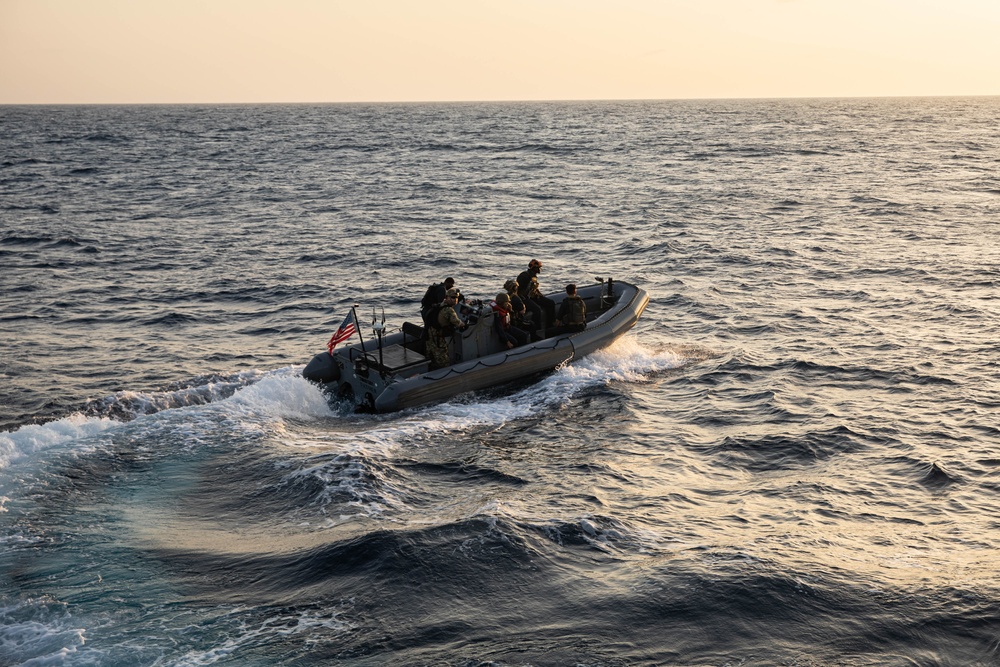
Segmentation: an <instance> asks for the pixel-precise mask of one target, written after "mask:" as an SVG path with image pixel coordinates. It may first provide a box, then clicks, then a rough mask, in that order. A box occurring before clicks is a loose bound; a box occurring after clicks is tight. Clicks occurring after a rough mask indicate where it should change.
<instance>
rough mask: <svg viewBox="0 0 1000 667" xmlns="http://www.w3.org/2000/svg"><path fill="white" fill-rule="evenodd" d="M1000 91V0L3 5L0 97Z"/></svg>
mask: <svg viewBox="0 0 1000 667" xmlns="http://www.w3.org/2000/svg"><path fill="white" fill-rule="evenodd" d="M998 94H1000V0H600V1H598V0H502V1H494V0H351V1H350V2H344V1H341V0H0V103H4V104H12V103H133V102H150V103H170V102H355V101H357V102H364V101H376V102H377V101H452V100H558V99H673V98H731V97H841V96H896V95H998Z"/></svg>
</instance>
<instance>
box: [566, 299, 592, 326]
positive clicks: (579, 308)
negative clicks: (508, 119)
mask: <svg viewBox="0 0 1000 667" xmlns="http://www.w3.org/2000/svg"><path fill="white" fill-rule="evenodd" d="M566 298H567V299H569V316H568V317H567V318H566V324H586V323H587V306H586V305H584V303H583V299H581V298H580V297H579V296H568V297H566Z"/></svg>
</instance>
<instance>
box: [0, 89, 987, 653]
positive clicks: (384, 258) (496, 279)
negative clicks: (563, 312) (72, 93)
mask: <svg viewBox="0 0 1000 667" xmlns="http://www.w3.org/2000/svg"><path fill="white" fill-rule="evenodd" d="M0 127H2V128H3V132H0V267H2V268H0V397H2V405H0V429H2V431H0V665H20V664H24V665H32V666H34V665H150V666H154V665H155V666H158V667H159V666H168V665H169V666H182V665H183V666H188V665H306V664H317V665H318V664H350V665H383V664H398V665H403V664H405V665H411V664H416V665H421V664H428V665H430V664H453V665H478V664H484V663H489V664H495V665H577V664H581V665H625V664H628V665H632V664H637V665H638V664H641V665H653V664H655V665H719V666H721V665H832V664H836V665H876V664H877V665H995V664H1000V556H998V554H1000V519H998V517H1000V429H998V427H1000V425H998V419H997V415H998V410H997V408H998V404H1000V401H998V390H1000V382H998V378H1000V366H998V362H997V359H998V357H1000V344H998V342H997V341H998V340H1000V301H998V298H997V287H998V284H1000V249H998V244H997V241H996V238H997V234H996V228H997V220H998V214H1000V176H998V174H1000V130H998V129H997V128H998V127H1000V99H997V98H978V99H927V100H918V99H913V100H814V101H809V100H799V101H741V102H662V103H640V102H634V103H574V104H465V105H399V106H393V105H376V106H363V105H356V106H350V105H348V106H245V107H242V106H218V107H114V106H111V107H0ZM532 257H537V258H539V259H542V260H543V262H545V270H544V272H543V274H542V276H541V278H542V281H543V285H544V286H546V287H548V288H550V289H552V290H553V291H554V290H557V289H560V288H561V287H562V286H563V285H565V284H566V283H567V282H571V281H572V282H577V283H586V282H589V281H591V280H593V279H594V277H595V276H612V277H614V278H617V279H622V280H628V281H630V282H634V283H636V284H639V285H641V286H642V287H644V288H645V289H646V290H648V292H649V293H650V296H651V301H650V305H649V308H648V309H647V311H646V313H645V315H644V316H643V318H642V319H641V320H640V322H639V324H638V325H637V326H636V328H635V329H634V330H633V331H632V333H630V334H629V335H628V336H626V337H625V338H623V339H621V340H620V341H619V342H618V343H616V344H615V345H614V346H612V347H610V348H608V349H606V350H603V351H601V352H599V353H597V354H594V355H593V356H591V357H588V358H586V359H583V360H578V361H576V362H574V363H572V364H570V365H568V366H566V367H564V368H561V369H559V370H557V371H555V372H553V373H550V374H547V375H544V376H542V377H539V378H535V379H533V380H532V381H530V382H523V383H518V384H515V385H510V386H506V387H500V388H497V389H496V390H494V391H490V392H485V393H480V394H473V395H465V396H460V397H458V398H457V399H455V400H453V401H451V402H449V403H445V404H439V405H433V406H429V407H426V408H421V409H417V410H410V411H406V412H402V413H399V414H392V415H379V416H371V415H354V414H351V413H350V412H349V411H348V410H347V408H346V406H341V405H338V404H336V403H330V402H328V400H327V399H326V398H325V397H324V396H323V395H322V394H321V393H320V392H319V390H318V389H317V388H316V387H314V386H312V385H310V384H309V383H307V382H306V381H304V380H303V379H301V378H300V377H299V371H300V370H301V368H302V365H303V364H304V363H305V362H306V361H308V359H309V358H310V357H311V356H312V355H313V354H315V353H316V352H318V351H319V350H321V349H322V347H323V345H324V344H325V341H326V339H327V338H328V337H329V335H330V333H331V331H332V330H333V329H334V328H335V327H336V325H337V324H338V323H339V321H340V320H341V319H342V318H343V315H344V314H345V312H346V308H347V307H348V306H349V305H350V304H352V303H355V302H357V303H359V304H361V306H360V309H359V310H360V312H361V313H362V315H363V317H362V319H370V314H371V311H372V308H373V307H376V308H378V311H377V312H378V314H379V317H381V309H382V308H384V309H385V313H386V318H387V320H388V323H389V324H390V326H392V327H398V326H400V325H401V324H402V322H403V321H404V319H411V320H412V319H415V318H416V310H417V304H418V302H419V300H420V297H421V296H422V294H423V291H424V289H425V288H426V286H427V285H428V284H429V283H431V282H436V281H439V280H441V279H442V278H443V277H445V276H446V275H453V276H455V277H456V278H457V279H458V282H459V286H460V287H461V288H462V290H463V292H465V293H466V294H467V295H470V296H474V297H476V296H477V297H484V298H485V297H488V296H491V295H493V294H495V292H496V291H497V289H498V288H499V287H500V286H501V285H502V283H503V281H504V280H505V279H506V278H509V277H513V276H515V275H516V274H517V273H518V272H519V271H521V270H522V269H523V268H524V266H525V265H526V263H527V261H528V260H529V259H531V258H532Z"/></svg>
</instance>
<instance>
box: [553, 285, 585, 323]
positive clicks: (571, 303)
mask: <svg viewBox="0 0 1000 667" xmlns="http://www.w3.org/2000/svg"><path fill="white" fill-rule="evenodd" d="M586 328H587V304H585V303H584V302H583V299H581V298H580V296H579V295H578V294H577V293H576V285H573V284H572V283H571V284H569V285H566V298H565V299H563V301H562V303H560V304H559V314H558V317H557V318H556V326H555V327H554V328H553V329H552V332H551V335H553V336H558V335H561V334H567V333H576V332H578V331H583V330H584V329H586Z"/></svg>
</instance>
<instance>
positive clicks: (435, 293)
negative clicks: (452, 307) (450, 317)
mask: <svg viewBox="0 0 1000 667" xmlns="http://www.w3.org/2000/svg"><path fill="white" fill-rule="evenodd" d="M453 287H455V279H454V278H452V277H451V276H448V277H447V278H445V279H444V282H440V283H434V284H433V285H431V286H430V287H428V288H427V291H426V292H425V293H424V298H422V299H421V300H420V318H421V319H422V320H423V321H424V326H425V327H426V326H428V322H427V314H428V312H430V309H431V308H433V307H434V306H436V305H438V304H439V303H441V302H442V301H444V297H445V294H446V293H447V291H448V290H450V289H452V288H453Z"/></svg>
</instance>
